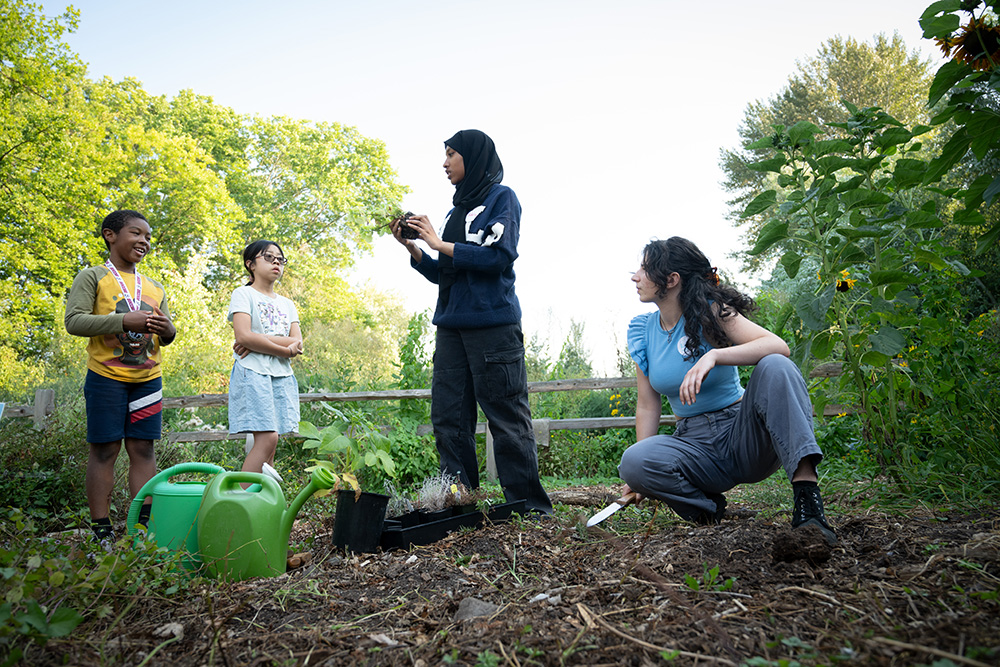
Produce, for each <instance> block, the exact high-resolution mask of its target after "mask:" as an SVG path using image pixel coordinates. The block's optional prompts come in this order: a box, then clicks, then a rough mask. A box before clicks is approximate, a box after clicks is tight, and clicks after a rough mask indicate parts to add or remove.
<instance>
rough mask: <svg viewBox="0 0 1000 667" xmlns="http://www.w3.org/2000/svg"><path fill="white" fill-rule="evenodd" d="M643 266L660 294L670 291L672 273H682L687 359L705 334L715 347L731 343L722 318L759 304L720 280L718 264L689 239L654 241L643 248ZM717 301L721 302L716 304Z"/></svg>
mask: <svg viewBox="0 0 1000 667" xmlns="http://www.w3.org/2000/svg"><path fill="white" fill-rule="evenodd" d="M642 269H643V271H645V272H646V276H647V277H648V278H649V280H650V281H651V282H652V283H653V284H654V285H656V294H657V296H661V297H662V296H664V295H665V294H666V293H667V280H668V278H669V277H670V274H671V273H677V274H678V275H679V276H680V277H681V293H680V301H681V309H682V310H683V311H684V320H685V322H684V334H685V335H686V336H687V344H686V345H685V346H684V351H685V352H686V357H685V358H687V359H691V358H694V357H695V356H697V355H698V354H699V353H700V349H701V346H702V336H704V337H705V339H706V340H707V341H708V342H709V343H710V344H711V345H712V346H713V347H729V346H730V345H732V341H731V340H730V339H729V336H728V335H726V330H725V329H724V328H723V326H722V321H723V320H724V319H726V318H727V317H735V316H736V314H737V313H739V314H740V315H743V316H744V317H746V316H748V315H749V314H750V313H752V312H753V311H755V310H756V309H757V304H755V303H754V300H753V299H751V298H750V297H749V296H747V295H746V294H743V293H742V292H740V291H739V290H737V289H735V288H733V287H731V286H729V285H724V284H722V283H720V282H719V276H718V274H717V272H716V269H715V267H713V266H712V264H711V263H710V262H709V261H708V258H707V257H705V255H704V253H702V252H701V250H699V249H698V246H696V245H695V244H693V243H691V241H688V240H687V239H684V238H681V237H679V236H672V237H670V238H669V239H667V240H666V241H651V242H650V243H649V244H647V245H646V247H645V248H643V251H642ZM713 304H718V307H717V308H713Z"/></svg>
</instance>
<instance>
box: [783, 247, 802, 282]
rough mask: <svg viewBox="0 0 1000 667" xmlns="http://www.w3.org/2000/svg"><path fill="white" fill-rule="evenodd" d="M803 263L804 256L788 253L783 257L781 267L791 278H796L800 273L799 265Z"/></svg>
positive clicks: (792, 252) (793, 252)
mask: <svg viewBox="0 0 1000 667" xmlns="http://www.w3.org/2000/svg"><path fill="white" fill-rule="evenodd" d="M801 263H802V256H801V255H799V254H798V253H797V252H795V251H792V250H790V251H788V252H786V253H785V254H784V255H782V256H781V266H782V267H784V269H785V273H787V274H788V277H789V278H794V277H795V276H797V275H798V273H799V265H800V264H801Z"/></svg>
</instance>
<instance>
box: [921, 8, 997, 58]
mask: <svg viewBox="0 0 1000 667" xmlns="http://www.w3.org/2000/svg"><path fill="white" fill-rule="evenodd" d="M934 41H936V42H937V45H938V46H939V47H940V48H941V51H942V52H943V53H944V55H945V57H948V58H952V59H953V60H958V61H961V62H964V63H965V64H966V65H968V66H969V67H971V68H972V69H974V70H976V71H979V72H988V71H990V70H992V69H995V68H996V66H997V64H998V63H1000V26H997V25H990V24H988V23H986V22H985V21H984V20H983V18H982V17H980V18H978V19H977V18H976V17H974V16H973V17H972V18H971V19H969V22H968V23H967V24H965V25H963V26H962V27H961V28H959V29H958V32H957V33H956V34H954V35H952V36H951V37H944V38H938V39H936V40H934Z"/></svg>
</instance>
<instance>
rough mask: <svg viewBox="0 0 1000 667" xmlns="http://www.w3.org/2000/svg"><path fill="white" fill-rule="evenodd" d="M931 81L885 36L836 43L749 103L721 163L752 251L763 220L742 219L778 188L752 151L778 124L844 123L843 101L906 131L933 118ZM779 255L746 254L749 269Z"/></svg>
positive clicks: (759, 153)
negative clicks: (734, 143) (874, 110)
mask: <svg viewBox="0 0 1000 667" xmlns="http://www.w3.org/2000/svg"><path fill="white" fill-rule="evenodd" d="M930 82H931V74H930V63H929V61H927V60H925V59H923V58H921V57H920V55H919V54H918V52H917V51H915V50H914V51H912V52H911V51H908V50H907V47H906V44H905V43H904V42H903V40H902V38H901V37H900V36H899V35H898V34H896V35H893V37H892V38H891V39H890V38H888V37H886V36H885V35H878V36H876V37H875V38H874V40H873V41H872V42H871V43H870V44H869V43H866V42H858V41H857V40H855V39H853V38H846V39H844V38H841V37H834V38H832V39H830V40H828V41H826V42H825V43H824V44H823V45H822V46H821V47H820V49H819V51H818V53H817V54H816V55H815V56H813V57H811V58H808V59H806V60H805V61H803V62H800V63H799V64H798V67H797V69H796V72H795V73H793V74H792V75H791V76H790V77H789V79H788V84H787V85H786V86H785V87H784V88H783V89H782V90H781V91H780V92H779V93H778V94H777V95H776V96H775V97H773V98H771V99H769V100H766V101H762V100H757V101H754V102H751V103H750V104H748V105H747V108H746V110H745V112H744V116H743V122H742V123H741V125H740V128H739V135H740V138H741V142H740V146H739V147H737V148H732V149H723V150H722V152H721V159H720V166H721V168H722V170H723V172H724V173H725V181H724V187H725V188H726V190H727V191H728V192H729V193H730V194H732V195H733V199H732V200H730V201H729V205H730V219H732V220H733V221H734V224H736V225H737V226H743V227H744V234H745V237H746V238H747V239H748V244H747V245H748V246H752V245H753V243H752V239H754V238H755V237H756V235H757V233H758V232H759V230H760V227H761V225H763V223H764V218H763V217H762V216H760V215H753V216H749V217H743V216H742V213H743V211H744V209H745V208H746V205H747V203H749V202H750V201H751V200H753V199H754V197H756V196H757V195H759V194H760V193H761V192H763V191H764V190H766V189H768V188H772V187H774V186H775V185H776V175H775V174H774V173H773V172H768V171H761V170H759V169H755V168H751V165H753V164H755V163H758V162H759V161H761V160H762V159H764V157H765V156H768V155H769V152H768V151H767V150H763V149H759V148H750V147H749V146H751V145H752V144H754V142H757V141H759V140H760V139H762V138H764V137H768V136H770V135H772V134H774V131H775V130H774V127H775V126H776V125H780V126H784V127H792V126H793V125H795V124H796V123H798V122H801V121H807V122H811V123H815V124H818V125H819V124H830V123H841V122H844V121H845V120H846V119H847V117H848V115H849V114H848V113H847V111H846V110H845V108H844V105H843V103H842V102H841V100H844V101H847V102H849V103H851V104H854V105H855V106H858V107H870V106H878V107H880V108H882V109H884V110H885V111H886V112H887V113H888V114H889V115H891V116H893V117H894V118H896V119H897V120H899V121H900V122H902V123H903V124H904V125H908V126H914V125H919V124H925V123H927V122H928V121H929V118H930V114H929V112H928V109H927V106H926V104H925V102H924V100H925V98H926V91H927V90H928V88H929V86H930ZM841 136H843V134H841ZM925 139H926V137H925ZM773 256H774V253H764V254H762V255H756V256H745V255H741V257H742V258H743V259H744V261H745V263H746V268H749V269H753V270H757V269H760V268H761V267H762V266H763V265H764V262H765V260H766V259H768V258H770V257H773Z"/></svg>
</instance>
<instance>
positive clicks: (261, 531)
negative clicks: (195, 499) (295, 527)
mask: <svg viewBox="0 0 1000 667" xmlns="http://www.w3.org/2000/svg"><path fill="white" fill-rule="evenodd" d="M334 482H336V478H334V476H333V475H332V474H331V473H330V471H329V470H327V469H326V468H317V469H315V470H313V473H312V479H311V480H310V481H309V483H308V484H307V485H306V486H305V488H303V489H302V490H301V491H299V494H298V495H297V496H295V500H293V501H292V504H291V506H289V507H288V508H287V509H286V508H285V496H284V494H283V493H282V492H281V487H280V486H278V482H276V481H275V480H274V479H272V478H271V477H269V476H267V475H264V474H261V473H256V472H223V473H219V474H218V475H216V476H215V478H214V479H213V480H212V481H211V482H209V484H208V488H206V489H205V497H204V499H203V500H202V503H201V508H200V509H199V510H198V522H197V523H198V545H199V548H200V551H201V558H202V561H203V562H204V563H205V572H206V574H207V575H208V576H210V577H218V578H219V579H224V580H227V581H242V580H243V579H248V578H250V577H276V576H278V575H279V574H284V572H285V567H286V564H287V557H288V537H289V535H290V534H291V532H292V523H293V522H294V521H295V517H296V515H297V514H298V513H299V509H301V508H302V505H303V503H305V501H306V500H307V499H308V498H309V497H310V496H312V495H313V494H314V493H316V492H317V491H319V490H320V489H329V488H332V487H333V485H334ZM246 483H251V484H253V486H250V487H248V488H247V489H246V490H244V489H243V488H242V486H241V484H246ZM258 484H259V485H260V487H259V488H257V485H258Z"/></svg>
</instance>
